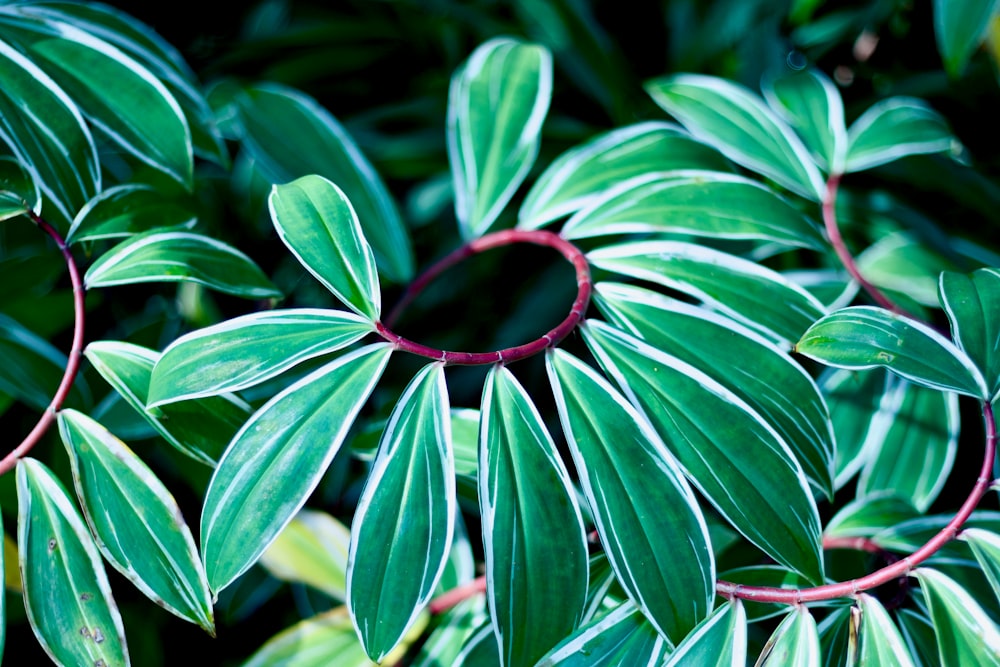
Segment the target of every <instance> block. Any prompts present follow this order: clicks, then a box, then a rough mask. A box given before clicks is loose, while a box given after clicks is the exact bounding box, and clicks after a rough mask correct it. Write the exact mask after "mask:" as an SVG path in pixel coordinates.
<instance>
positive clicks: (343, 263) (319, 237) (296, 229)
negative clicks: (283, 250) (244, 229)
mask: <svg viewBox="0 0 1000 667" xmlns="http://www.w3.org/2000/svg"><path fill="white" fill-rule="evenodd" d="M268 206H269V207H270V210H271V220H272V222H273V223H274V228H275V229H276V230H278V236H279V237H281V240H282V241H284V243H285V245H287V246H288V248H289V250H291V251H292V253H293V254H294V255H295V257H296V258H297V259H298V260H299V262H300V263H301V264H302V265H303V266H305V267H306V269H308V270H309V272H310V273H311V274H313V275H314V276H315V277H316V279H317V280H319V281H320V282H321V283H323V285H324V286H325V287H326V288H327V289H328V290H330V291H331V292H333V294H334V295H335V296H336V297H337V298H338V299H340V300H341V301H342V302H343V303H344V304H345V305H346V306H347V307H348V308H350V309H351V310H353V311H355V312H356V313H358V314H359V315H363V316H364V317H367V318H368V319H370V320H372V321H374V320H377V319H378V317H379V312H380V311H381V308H382V294H381V292H380V291H379V282H378V271H377V268H376V266H375V257H374V255H373V254H372V249H371V246H369V245H368V241H367V240H366V239H365V236H364V232H363V231H362V229H361V224H360V223H359V222H358V216H357V215H356V214H355V212H354V207H353V206H351V202H350V201H349V200H348V199H347V196H346V195H345V194H344V192H343V191H342V190H341V189H340V188H338V187H337V186H336V185H334V184H333V183H331V182H330V181H328V180H326V179H325V178H322V177H321V176H303V177H302V178H300V179H298V180H295V181H292V182H291V183H288V184H286V185H276V186H274V189H273V190H272V191H271V196H270V197H269V198H268Z"/></svg>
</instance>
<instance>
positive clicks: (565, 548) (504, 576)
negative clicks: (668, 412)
mask: <svg viewBox="0 0 1000 667" xmlns="http://www.w3.org/2000/svg"><path fill="white" fill-rule="evenodd" d="M481 424H482V426H481V429H482V430H481V435H480V438H479V441H480V447H481V449H480V460H481V466H480V470H481V471H482V474H481V475H480V476H479V503H480V515H481V516H482V522H483V544H484V547H485V551H486V581H487V594H488V596H489V598H488V599H489V604H490V614H491V616H492V618H493V623H494V629H495V631H496V634H497V641H498V643H499V645H500V653H501V656H502V659H503V664H505V665H532V664H535V662H536V661H537V660H538V659H539V658H540V657H541V656H542V655H544V654H545V653H546V652H547V651H548V650H549V649H551V648H552V647H553V646H555V645H556V644H557V643H558V642H559V640H560V639H562V638H563V637H565V636H566V635H568V634H570V633H571V632H572V631H573V630H574V629H575V628H576V626H577V625H578V624H579V621H580V617H581V614H582V612H583V605H584V602H585V600H586V597H587V574H588V573H587V541H586V536H585V535H584V530H583V520H582V518H581V516H580V508H579V507H578V506H577V503H576V493H575V490H574V489H573V485H572V481H571V480H570V478H569V473H568V472H567V471H566V468H565V466H564V465H563V463H562V461H561V460H560V459H559V454H558V451H557V450H556V446H555V443H554V442H553V440H552V438H551V436H550V435H549V433H548V431H547V430H546V429H545V425H544V423H543V422H542V418H541V415H539V413H538V410H537V409H536V408H535V406H534V404H533V403H532V401H531V398H530V396H529V395H528V393H527V392H526V391H525V390H524V388H523V387H522V386H521V385H520V384H519V383H518V382H517V380H516V379H515V378H514V375H513V374H512V373H511V372H510V371H509V370H507V369H506V368H504V367H502V366H495V367H494V368H492V369H491V370H490V374H489V375H488V376H487V378H486V388H485V391H484V393H483V405H482V420H481ZM553 563H559V565H558V567H556V568H553V567H552V564H553ZM543 573H544V576H539V575H540V574H543Z"/></svg>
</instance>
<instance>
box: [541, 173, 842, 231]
mask: <svg viewBox="0 0 1000 667" xmlns="http://www.w3.org/2000/svg"><path fill="white" fill-rule="evenodd" d="M660 232H674V233H686V234H695V235H697V236H706V237H712V238H726V239H752V240H760V241H774V242H776V243H779V244H782V245H787V246H802V247H806V248H811V249H813V250H821V249H824V248H826V247H827V244H826V241H825V240H824V238H823V235H822V233H821V232H820V231H819V228H818V227H816V226H815V225H814V224H813V223H812V222H810V221H809V219H808V218H806V217H805V216H804V215H803V214H802V213H801V212H800V211H799V210H798V209H796V208H794V207H793V206H792V205H791V204H790V203H789V202H788V201H787V200H785V199H784V198H782V197H781V196H779V195H778V194H777V193H775V192H773V191H772V190H769V189H768V188H766V187H765V186H763V185H761V184H759V183H757V182H756V181H752V180H750V179H748V178H744V177H742V176H737V175H735V174H727V173H724V172H714V171H695V170H683V171H668V172H647V173H645V174H642V175H640V176H636V177H635V178H632V179H629V180H627V181H620V182H619V183H618V184H617V185H615V186H613V187H610V188H609V189H608V190H606V191H605V192H604V194H603V195H601V196H600V197H598V198H596V199H594V200H593V201H592V202H591V203H590V204H589V205H588V206H587V207H586V208H584V209H582V210H581V211H579V212H578V213H576V214H575V215H574V216H573V217H572V218H570V219H569V220H568V221H567V222H566V225H565V226H564V227H563V231H562V232H561V233H562V235H563V236H565V237H566V238H568V239H579V238H586V237H590V236H604V235H609V234H643V233H660Z"/></svg>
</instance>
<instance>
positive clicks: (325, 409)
mask: <svg viewBox="0 0 1000 667" xmlns="http://www.w3.org/2000/svg"><path fill="white" fill-rule="evenodd" d="M390 352H391V350H390V348H389V346H388V345H387V344H383V343H376V344H373V345H369V346H367V347H364V348H361V349H360V350H356V351H354V352H351V353H350V354H346V355H344V356H342V357H339V358H338V359H336V360H334V361H332V362H330V363H328V364H326V365H325V366H323V367H321V368H319V369H318V370H316V371H314V372H313V373H311V374H309V375H307V376H306V377H304V378H302V379H301V380H299V381H298V382H296V383H294V384H292V385H291V386H289V387H287V388H286V389H285V390H283V391H282V392H280V393H279V394H277V395H276V396H275V397H274V398H272V399H271V400H269V401H268V402H267V403H265V404H264V405H263V407H261V408H260V409H259V410H258V411H257V412H255V413H254V415H253V416H252V417H251V418H250V419H249V420H248V421H247V423H246V424H244V425H243V428H241V429H240V431H239V432H238V433H237V434H236V435H235V436H234V437H233V441H232V443H230V445H229V447H228V448H227V449H226V451H225V453H224V454H223V455H222V458H221V459H220V460H219V464H218V466H216V468H215V473H214V474H213V475H212V479H211V481H210V482H209V485H208V490H207V491H206V492H205V503H204V508H203V510H202V515H201V553H202V561H203V562H204V563H205V570H206V573H207V575H208V583H209V585H210V586H211V588H212V590H213V591H215V592H216V593H218V592H219V591H220V590H222V589H223V588H225V587H226V586H228V585H229V584H231V583H232V582H233V580H235V579H236V577H238V576H239V575H241V574H242V573H243V572H245V571H246V570H247V569H249V567H250V566H251V565H253V563H254V562H255V561H256V560H257V558H258V557H259V556H260V555H261V554H262V553H263V552H264V550H265V549H266V548H267V547H268V546H269V545H270V544H271V542H272V541H273V540H274V539H275V538H276V537H277V536H278V533H280V532H281V530H282V529H283V528H284V527H285V525H287V524H288V522H289V521H291V520H292V518H293V517H294V516H295V513H296V512H298V510H299V509H300V508H301V507H302V505H303V504H304V503H305V501H306V499H307V498H308V497H309V494H310V493H312V491H313V489H314V488H316V485H317V484H318V483H319V481H320V478H322V476H323V473H325V472H326V469H327V467H328V466H329V465H330V462H331V461H332V460H333V457H334V455H335V454H336V453H337V451H338V450H339V449H340V445H341V444H342V443H343V441H344V438H345V437H346V436H347V432H348V430H349V429H350V427H351V424H352V423H353V422H354V418H355V417H356V416H357V414H358V411H359V410H360V409H361V406H362V405H364V403H365V401H366V400H367V398H368V394H369V393H371V391H372V389H373V388H374V387H375V383H376V382H378V379H379V377H380V376H381V375H382V371H383V370H384V369H385V365H386V363H388V361H389V355H390Z"/></svg>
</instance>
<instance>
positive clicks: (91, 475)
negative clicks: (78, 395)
mask: <svg viewBox="0 0 1000 667" xmlns="http://www.w3.org/2000/svg"><path fill="white" fill-rule="evenodd" d="M58 421H59V434H60V436H62V440H63V444H64V445H65V446H66V450H67V452H68V453H69V458H70V464H72V468H73V484H74V485H75V487H76V493H77V496H78V497H79V498H80V504H81V505H82V506H83V509H84V515H85V516H86V519H87V523H88V524H89V525H90V527H91V530H92V531H93V534H94V535H95V536H96V539H97V546H98V548H99V549H100V550H101V553H103V554H104V557H105V558H107V559H108V562H109V563H111V564H112V565H113V566H114V567H115V569H116V570H118V571H119V572H121V573H122V574H123V575H125V577H126V578H127V579H128V580H129V581H131V582H132V583H133V584H135V586H136V588H138V589H139V590H140V591H142V592H143V594H145V595H146V596H147V597H148V598H150V599H151V600H153V601H154V602H156V603H157V604H158V605H160V606H161V607H163V608H164V609H166V610H167V611H169V612H170V613H172V614H175V615H177V616H179V617H180V618H183V619H185V620H188V621H191V622H192V623H197V624H198V625H200V626H201V627H202V628H204V629H205V631H206V632H208V633H209V634H211V635H213V636H214V635H215V623H214V621H213V618H212V600H211V595H210V593H209V590H208V582H207V581H206V580H205V571H204V569H203V568H202V566H201V562H200V561H199V560H198V550H197V548H196V547H195V544H194V538H193V537H192V536H191V531H190V530H189V529H188V526H187V524H186V523H184V520H183V518H182V517H181V510H180V507H178V505H177V502H176V501H175V500H174V498H173V496H171V495H170V492H169V491H167V489H166V487H164V486H163V483H162V482H160V480H159V479H157V477H156V475H155V474H154V473H153V471H152V470H150V469H149V467H148V466H146V464H144V463H143V462H142V461H141V460H140V459H139V458H138V457H137V456H136V455H135V454H134V453H133V452H132V450H130V449H129V448H128V447H127V446H126V445H125V443H123V442H122V441H121V440H119V439H118V438H116V437H115V436H113V435H112V434H111V433H109V432H108V431H107V429H105V428H104V427H103V426H101V425H100V424H98V423H97V422H96V421H94V420H93V419H91V418H90V417H88V416H86V415H84V414H82V413H80V412H76V411H75V410H63V411H61V412H60V413H59V416H58Z"/></svg>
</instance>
